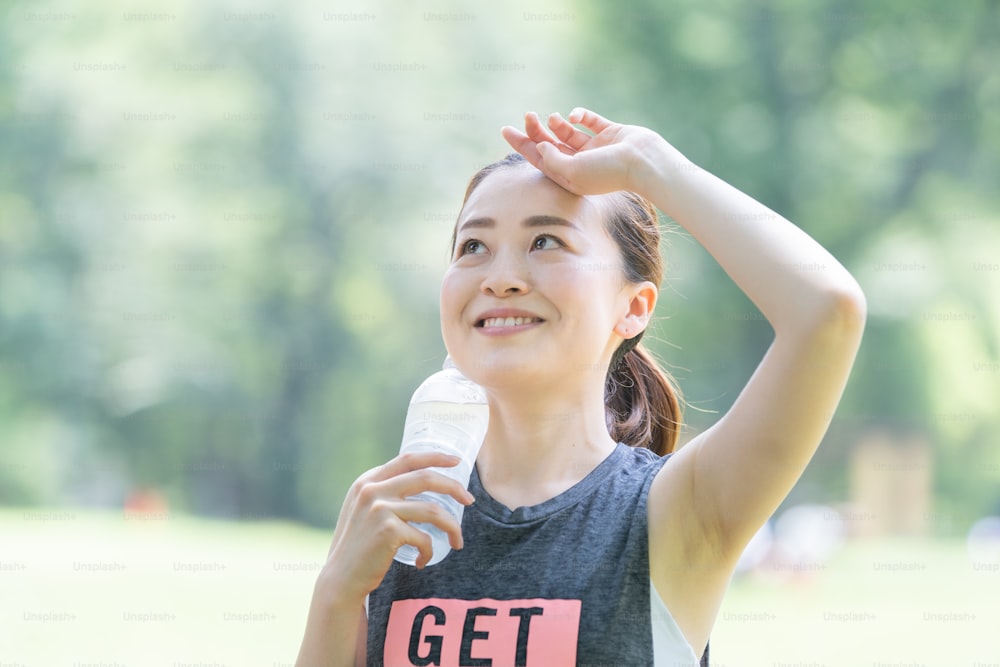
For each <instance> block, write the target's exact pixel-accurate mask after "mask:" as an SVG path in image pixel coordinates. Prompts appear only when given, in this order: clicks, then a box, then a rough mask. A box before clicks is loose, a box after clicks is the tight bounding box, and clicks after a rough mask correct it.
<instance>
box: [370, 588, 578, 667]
mask: <svg viewBox="0 0 1000 667" xmlns="http://www.w3.org/2000/svg"><path fill="white" fill-rule="evenodd" d="M580 608H581V603H580V600H542V599H532V600H491V599H482V600H445V599H440V598H430V599H427V600H396V601H395V602H393V603H392V608H391V609H390V611H389V624H388V627H387V628H386V633H385V650H384V652H383V661H384V663H385V667H428V666H430V665H433V666H434V667H573V666H574V665H576V641H577V634H578V632H579V629H580Z"/></svg>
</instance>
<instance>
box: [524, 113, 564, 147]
mask: <svg viewBox="0 0 1000 667" xmlns="http://www.w3.org/2000/svg"><path fill="white" fill-rule="evenodd" d="M524 131H525V134H527V135H528V138H529V139H531V140H532V141H534V142H535V143H541V142H543V141H548V142H550V143H555V141H556V139H555V137H553V136H552V135H551V134H549V132H548V130H546V129H545V126H544V125H542V121H541V119H540V118H539V117H538V114H537V113H535V112H534V111H529V112H528V113H526V114H524Z"/></svg>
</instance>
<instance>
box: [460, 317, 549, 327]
mask: <svg viewBox="0 0 1000 667" xmlns="http://www.w3.org/2000/svg"><path fill="white" fill-rule="evenodd" d="M544 321H545V320H543V319H542V318H540V317H487V318H485V319H481V320H478V321H477V322H476V326H477V327H479V328H480V329H507V328H513V327H520V326H524V325H525V324H541V323H542V322H544Z"/></svg>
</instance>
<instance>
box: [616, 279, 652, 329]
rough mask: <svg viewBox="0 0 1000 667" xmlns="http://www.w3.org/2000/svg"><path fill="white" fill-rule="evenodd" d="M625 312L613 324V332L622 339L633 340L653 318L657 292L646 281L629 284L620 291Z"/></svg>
mask: <svg viewBox="0 0 1000 667" xmlns="http://www.w3.org/2000/svg"><path fill="white" fill-rule="evenodd" d="M622 294H623V296H624V298H625V299H626V307H627V310H626V311H625V313H624V314H623V315H622V317H621V318H620V319H619V320H618V322H617V323H616V324H615V328H614V331H615V333H616V334H618V335H619V336H621V337H622V338H625V339H628V338H634V337H635V336H638V335H639V334H640V333H642V332H643V331H645V330H646V327H647V326H648V325H649V320H650V319H652V317H653V309H654V308H655V307H656V297H657V296H658V295H659V290H657V289H656V285H654V284H653V283H651V282H649V281H648V280H646V281H643V282H641V283H629V284H628V285H626V286H625V288H624V290H623V291H622Z"/></svg>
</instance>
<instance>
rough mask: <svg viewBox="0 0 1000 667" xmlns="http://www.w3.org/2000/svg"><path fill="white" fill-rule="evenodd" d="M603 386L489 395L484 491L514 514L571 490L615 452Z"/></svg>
mask: <svg viewBox="0 0 1000 667" xmlns="http://www.w3.org/2000/svg"><path fill="white" fill-rule="evenodd" d="M615 445H616V443H615V441H614V439H612V437H611V436H610V435H609V434H608V429H607V425H606V423H605V418H604V386H603V383H601V384H598V385H596V386H590V387H587V388H586V389H584V390H583V391H580V392H578V393H574V394H569V395H567V394H565V393H560V392H552V391H538V392H532V393H531V394H528V393H526V392H524V391H516V390H512V391H494V392H491V393H490V426H489V430H488V431H487V433H486V438H485V439H484V440H483V448H482V450H481V451H480V453H479V458H478V459H477V461H476V467H477V469H478V471H479V477H480V481H481V482H482V484H483V488H484V489H486V491H487V492H488V493H489V494H490V495H491V496H492V497H493V498H494V499H496V500H497V501H499V502H501V503H503V504H504V505H506V506H507V507H509V508H511V509H514V508H517V507H519V506H526V505H536V504H538V503H540V502H543V501H545V500H548V499H549V498H552V497H553V496H556V495H558V494H559V493H562V492H563V491H565V490H567V489H569V488H570V487H572V486H573V485H574V484H576V483H577V482H579V481H580V480H581V479H583V478H584V477H586V476H587V474H588V473H590V472H591V471H592V470H593V469H594V468H596V467H597V465H598V464H599V463H600V462H601V461H603V460H604V459H605V458H606V457H607V456H608V455H609V454H610V453H611V452H612V451H613V450H614V448H615Z"/></svg>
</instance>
